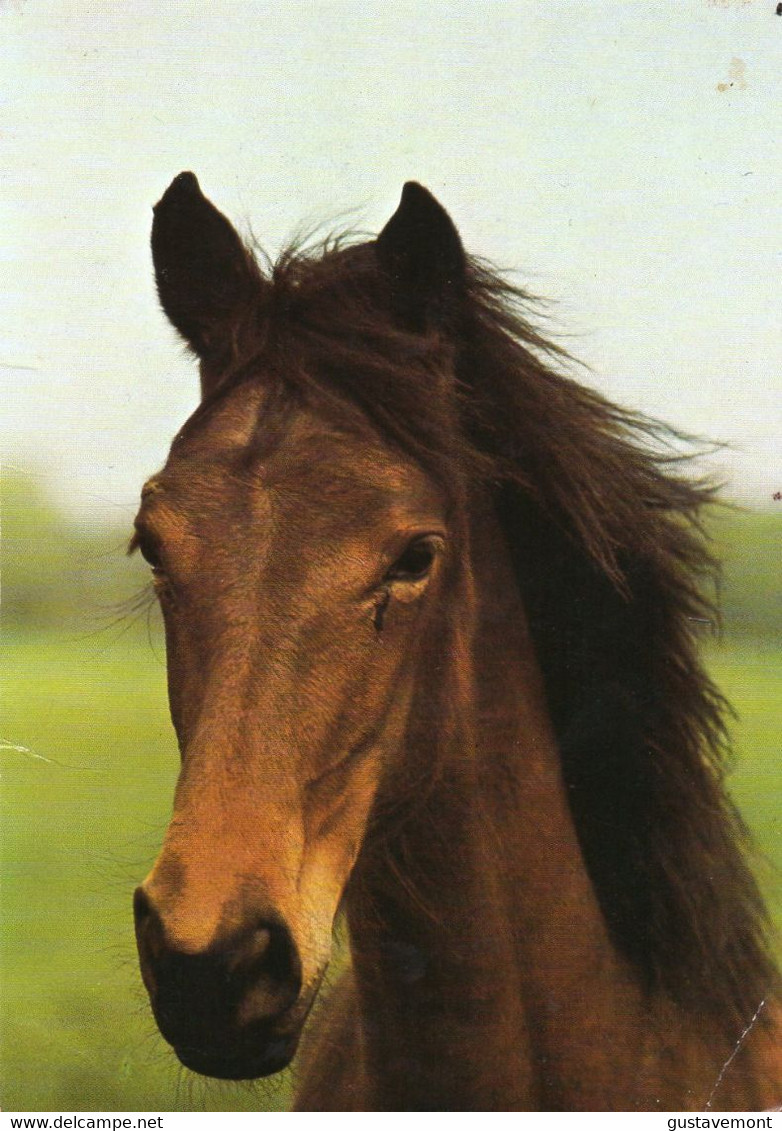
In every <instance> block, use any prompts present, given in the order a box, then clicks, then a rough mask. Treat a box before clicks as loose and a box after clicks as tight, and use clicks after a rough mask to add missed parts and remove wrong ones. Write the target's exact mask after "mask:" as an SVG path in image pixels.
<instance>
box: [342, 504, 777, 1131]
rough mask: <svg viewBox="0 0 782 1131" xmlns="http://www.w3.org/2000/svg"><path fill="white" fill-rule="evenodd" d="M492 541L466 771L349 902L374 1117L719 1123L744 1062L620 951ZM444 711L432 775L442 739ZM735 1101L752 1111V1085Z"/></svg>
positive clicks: (486, 540)
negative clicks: (541, 1113)
mask: <svg viewBox="0 0 782 1131" xmlns="http://www.w3.org/2000/svg"><path fill="white" fill-rule="evenodd" d="M477 526H478V529H475V530H474V531H473V535H474V538H473V544H474V545H475V546H476V547H485V548H486V550H485V553H483V554H481V555H477V554H474V556H473V575H474V576H473V582H474V585H473V589H474V592H476V593H477V594H479V596H478V598H476V600H475V616H474V626H473V630H472V632H471V634H470V635H471V646H470V656H469V662H468V659H467V657H462V660H463V661H464V663H463V666H465V667H471V669H472V673H473V674H472V677H471V679H470V682H471V683H472V688H473V705H474V712H473V725H472V726H471V727H466V728H465V733H464V746H463V750H462V757H461V758H459V757H456V758H453V757H452V758H451V760H450V761H449V760H446V761H445V763H444V764H443V765H442V767H441V768H440V770H439V772H438V773H437V774H436V775H435V777H434V782H433V784H431V785H430V788H429V791H428V792H427V793H425V794H424V795H423V796H420V797H415V796H414V797H413V798H412V799H406V801H407V803H408V804H409V812H408V814H407V817H406V820H405V823H404V826H403V828H402V831H401V832H399V833H398V834H397V835H395V836H390V837H389V838H388V839H387V841H386V842H385V843H384V844H383V845H381V846H380V848H377V846H376V851H374V852H373V851H369V852H368V853H367V854H366V856H365V857H364V858H363V859H362V861H361V863H360V865H359V868H358V870H357V876H356V880H355V883H354V884H353V886H352V890H351V892H350V895H349V899H348V916H349V921H350V927H351V946H352V950H353V958H354V972H355V981H356V994H357V1008H358V1014H359V1016H358V1024H359V1036H358V1039H359V1042H360V1048H361V1055H362V1059H363V1066H364V1073H363V1075H364V1079H365V1080H366V1082H367V1090H368V1092H367V1095H366V1097H365V1106H366V1107H367V1108H374V1109H386V1110H476V1109H477V1110H492V1109H501V1110H512V1109H516V1108H542V1109H544V1110H552V1109H556V1108H561V1109H565V1110H578V1109H582V1110H605V1109H606V1108H607V1107H611V1108H615V1109H618V1110H630V1109H634V1108H639V1109H641V1110H649V1109H652V1108H654V1107H655V1106H661V1107H662V1109H665V1110H677V1109H682V1108H685V1107H686V1108H690V1107H695V1108H696V1109H697V1108H701V1107H703V1106H705V1104H706V1102H707V1101H708V1099H709V1096H710V1094H711V1092H712V1090H713V1087H714V1083H715V1081H716V1080H717V1079H718V1073H719V1072H720V1069H721V1066H722V1064H723V1061H724V1059H725V1056H729V1055H730V1053H731V1049H727V1050H725V1049H724V1048H723V1047H722V1046H721V1045H720V1046H719V1047H714V1048H710V1047H708V1045H709V1044H710V1043H711V1042H710V1041H708V1040H707V1043H706V1045H704V1043H703V1041H702V1040H701V1039H700V1038H699V1037H698V1036H697V1035H696V1030H697V1028H698V1025H697V1021H696V1020H693V1019H688V1018H686V1017H683V1016H681V1015H680V1014H678V1012H677V1011H676V1010H674V1009H669V1008H667V1007H665V1006H664V1004H662V1003H657V1004H656V1005H650V1003H649V1002H647V1001H644V999H643V995H642V994H641V992H640V990H639V988H638V986H637V983H636V980H635V978H634V977H633V975H632V973H631V971H630V970H629V969H628V967H627V965H626V964H625V962H624V961H623V960H622V958H621V957H620V956H619V955H618V954H617V952H616V950H615V948H614V947H613V945H612V943H611V941H610V938H609V934H608V930H607V927H606V923H605V920H604V918H603V915H602V913H601V911H600V908H599V905H598V902H597V899H596V896H595V892H594V890H593V887H592V884H591V881H590V879H589V876H588V873H587V870H586V867H585V864H584V861H583V858H582V854H581V850H580V846H579V842H578V838H577V835H576V832H575V828H574V825H573V820H572V816H571V813H570V809H569V805H568V801H567V793H566V788H565V785H564V782H563V778H562V772H561V766H560V758H559V753H558V749H557V745H556V741H555V738H554V735H553V732H552V728H551V724H550V720H549V718H548V713H547V709H546V702H545V691H544V688H543V685H542V680H541V676H540V672H539V670H538V666H537V662H536V660H535V656H534V651H533V648H532V643H531V640H530V638H529V633H528V629H527V625H526V618H525V616H524V611H523V608H522V606H521V601H520V597H519V594H518V590H517V587H516V583H515V580H514V578H513V575H512V570H511V567H510V563H509V561H508V560H507V556H506V555H505V552H504V548H503V547H502V543H501V540H500V539H499V536H498V532H497V531H496V529H494V525H493V520H492V519H491V518H486V519H482V520H480V521H479V522H478V523H477ZM481 527H482V529H481ZM435 669H436V665H434V664H432V665H430V670H432V671H435ZM461 674H462V679H464V672H462V673H461ZM435 678H438V677H437V675H435ZM425 704H426V696H425V695H424V696H423V697H422V699H421V704H420V711H419V714H420V716H421V717H420V718H419V726H418V727H417V728H416V729H414V731H413V734H414V736H415V737H414V739H413V749H412V750H411V751H410V755H411V759H412V762H413V763H416V764H418V765H422V764H428V762H429V760H431V759H432V758H433V750H432V748H433V746H434V745H435V743H436V742H437V740H438V726H437V724H436V721H435V720H431V719H426V718H425V714H426V707H425ZM769 1079H771V1077H769ZM723 1093H724V1094H723ZM720 1094H721V1097H722V1102H723V1103H726V1104H727V1105H728V1106H738V1107H744V1106H746V1103H747V1102H748V1100H747V1096H745V1095H744V1091H743V1089H742V1087H741V1085H739V1088H738V1091H736V1093H735V1095H734V1093H733V1090H732V1088H731V1091H730V1095H728V1094H727V1093H725V1091H724V1087H721V1088H720ZM747 1095H749V1093H747ZM752 1095H753V1096H754V1092H753V1093H752ZM718 1102H719V1097H718Z"/></svg>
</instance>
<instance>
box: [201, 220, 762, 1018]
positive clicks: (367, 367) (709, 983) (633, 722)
mask: <svg viewBox="0 0 782 1131" xmlns="http://www.w3.org/2000/svg"><path fill="white" fill-rule="evenodd" d="M269 274H270V279H271V282H272V284H273V285H272V286H271V287H268V288H266V290H265V292H264V297H263V299H262V300H261V302H262V309H258V310H256V311H254V312H253V313H252V317H251V318H250V320H249V321H246V322H245V323H243V324H242V325H241V326H237V327H236V332H235V335H234V339H235V341H237V342H239V343H241V348H239V349H238V351H237V358H236V363H235V364H234V366H233V367H232V368H231V369H229V371H228V374H227V376H226V377H225V379H224V380H223V382H222V384H221V385H220V386H219V387H218V389H217V390H216V391H215V392H214V393H213V394H212V396H211V398H209V399H207V401H205V402H204V404H203V405H202V408H201V409H200V410H199V413H198V414H197V415H200V414H201V413H202V412H208V411H209V408H210V406H211V404H212V403H213V402H214V400H215V399H219V398H220V397H221V396H222V395H223V393H224V392H225V390H226V389H227V388H231V387H233V386H235V385H236V384H237V383H240V382H242V381H247V380H252V379H253V375H254V374H257V372H258V364H259V362H260V361H262V362H263V367H264V371H265V373H266V374H269V373H271V374H272V375H274V374H277V375H278V377H279V382H280V386H281V387H282V386H283V385H284V386H285V387H286V389H287V394H286V395H287V397H293V398H296V397H298V396H305V397H306V396H309V395H317V396H320V397H327V398H332V399H333V398H337V399H338V400H339V401H340V402H341V404H342V405H343V406H347V407H348V411H360V412H362V413H364V414H365V415H366V416H367V417H369V419H370V420H371V421H372V422H373V423H374V424H375V426H376V427H377V429H378V430H379V431H380V433H381V434H382V435H383V436H384V437H386V438H387V439H388V440H389V441H390V442H391V443H394V444H397V445H398V446H399V447H400V448H402V449H403V450H404V451H405V452H407V453H409V454H411V455H412V456H413V457H414V458H416V459H417V460H418V461H419V462H420V463H421V464H422V465H423V466H424V467H425V468H426V469H427V470H428V471H429V472H430V473H431V474H432V475H433V476H434V477H436V479H437V480H438V481H440V482H441V483H443V484H444V485H446V487H448V486H449V485H452V484H453V483H454V482H456V481H461V482H464V480H465V478H466V479H469V478H471V477H472V478H476V477H480V478H481V479H482V481H483V482H485V483H486V484H488V485H489V487H490V490H491V492H492V495H493V497H494V499H495V502H496V507H497V514H498V517H499V520H500V524H501V527H502V530H503V532H504V536H505V538H506V540H507V544H508V547H509V549H510V553H511V556H512V559H513V563H514V569H515V573H516V577H517V580H518V584H519V588H520V591H521V594H522V598H523V602H524V606H525V609H526V612H527V615H528V617H529V621H530V627H531V631H532V635H533V639H534V643H535V647H536V650H537V655H538V659H539V662H540V665H541V668H542V672H543V677H544V681H545V686H546V689H547V695H548V701H549V709H550V713H551V717H552V720H553V724H554V727H555V731H556V735H557V738H558V743H559V748H560V751H561V758H562V765H563V770H564V777H565V782H566V786H567V790H568V796H569V800H570V805H571V809H572V813H573V817H574V821H575V825H576V829H577V832H578V836H579V839H580V842H581V846H582V851H583V854H584V858H585V862H586V866H587V869H588V871H589V874H590V876H591V879H592V882H593V884H594V888H595V891H596V894H597V897H598V900H599V902H600V905H601V908H602V911H603V915H604V917H605V920H606V922H607V924H608V928H609V930H610V932H611V935H612V937H613V940H614V943H615V945H616V946H617V948H618V949H619V950H620V952H621V953H622V954H623V955H624V956H625V957H626V959H627V960H628V961H629V962H630V963H631V964H632V966H633V967H634V968H635V970H636V971H637V975H638V977H639V979H640V981H641V984H642V985H643V986H644V987H645V989H646V990H647V991H648V992H649V993H650V994H662V995H664V996H665V997H667V998H670V999H671V1000H673V1001H674V1002H676V1003H678V1004H679V1005H680V1006H681V1007H683V1008H685V1009H687V1010H689V1011H693V1012H697V1013H700V1014H703V1015H705V1016H707V1017H709V1018H710V1019H712V1021H713V1023H714V1024H716V1025H719V1026H720V1027H724V1028H725V1029H726V1031H728V1032H729V1033H731V1034H733V1035H734V1036H735V1031H736V1026H737V1025H738V1027H739V1029H741V1028H742V1027H743V1025H744V1024H746V1022H747V1020H748V1019H749V1018H751V1017H752V1016H753V1015H754V1014H755V1013H756V1011H757V1009H758V1005H759V1003H760V1002H761V1001H763V1000H765V999H767V998H768V996H769V994H770V993H772V992H773V991H774V989H775V988H776V987H777V986H778V974H777V973H776V971H775V967H774V963H773V961H772V959H771V957H770V954H769V948H768V943H767V931H768V924H767V918H766V913H765V910H764V906H763V902H762V899H761V897H760V895H759V892H758V888H757V885H756V883H755V880H754V878H753V876H752V873H751V871H750V869H749V867H748V865H747V863H746V852H747V847H748V844H747V836H746V831H745V828H744V825H743V823H742V821H741V818H740V817H739V815H738V813H737V811H736V809H735V808H734V806H733V804H732V803H731V801H730V800H729V798H728V795H727V793H726V790H725V787H724V772H725V765H726V754H727V749H728V742H727V736H726V729H725V724H724V719H725V715H726V712H727V705H726V703H725V702H724V700H723V698H722V696H721V695H720V693H719V692H718V690H717V689H716V688H715V686H714V685H713V684H712V682H711V681H710V679H709V678H708V676H707V674H706V672H705V670H704V668H703V666H702V663H701V661H700V659H699V656H698V636H699V635H700V634H701V631H702V625H703V622H712V623H716V622H717V612H716V610H715V608H714V606H713V604H712V603H711V601H710V600H709V599H708V597H707V596H706V595H705V592H704V590H705V587H706V586H707V584H708V582H709V579H710V577H711V576H712V575H713V573H714V570H715V563H714V561H713V559H712V557H711V554H710V552H709V546H708V539H707V537H706V534H705V532H704V529H703V526H702V516H703V512H704V508H706V507H708V506H709V505H710V504H712V503H713V502H714V500H715V489H714V488H713V487H712V486H711V485H709V484H708V483H705V482H701V481H691V480H690V479H689V478H688V477H687V475H686V474H684V473H683V469H682V461H683V460H684V459H685V458H686V457H685V456H683V455H682V441H683V440H684V438H683V437H682V436H680V435H679V434H678V433H676V432H675V431H673V430H672V429H670V428H668V427H666V426H665V425H662V424H660V423H658V422H655V421H652V420H650V419H648V418H647V417H644V416H641V415H638V414H635V413H632V412H628V411H625V410H624V409H621V408H619V407H617V406H616V405H614V404H612V403H610V402H609V401H608V400H606V399H604V398H603V397H602V396H600V395H599V394H598V393H596V392H594V391H591V390H589V389H587V388H584V387H583V386H581V385H580V384H578V383H577V382H576V381H574V380H573V379H572V378H571V377H569V376H568V375H567V373H566V372H564V371H563V369H564V366H563V364H562V362H563V359H564V358H565V356H566V355H565V354H564V351H562V350H560V349H559V348H558V347H557V346H555V345H553V344H552V343H550V342H548V341H546V339H545V338H544V337H543V336H542V335H541V334H540V333H539V332H538V331H537V330H536V329H535V328H534V326H533V324H532V322H531V320H530V318H529V314H528V311H529V310H530V305H531V304H530V300H529V299H528V297H527V296H526V295H525V293H524V292H523V291H522V290H520V289H518V288H516V287H514V286H512V285H511V284H509V283H508V282H507V281H505V280H504V279H503V278H502V277H501V276H500V275H499V274H498V273H497V272H496V271H494V270H493V269H492V268H491V267H489V266H488V265H487V264H485V263H484V262H483V261H479V260H475V259H471V260H469V261H468V267H467V281H466V287H465V290H464V293H463V295H462V296H461V298H460V299H459V302H458V309H457V310H455V311H452V312H451V314H450V317H449V319H448V322H449V325H448V331H447V332H444V331H439V332H435V331H432V332H429V333H421V332H411V331H407V330H405V329H404V328H400V326H399V325H398V324H397V320H395V319H394V318H392V316H391V303H390V299H389V293H388V284H387V281H386V280H385V279H384V277H383V275H382V272H381V271H380V269H379V268H378V266H377V264H376V261H375V256H374V253H373V250H372V246H371V245H370V244H362V245H350V244H347V245H343V243H342V242H341V241H339V240H337V241H332V242H330V243H328V244H327V245H324V246H321V247H320V248H319V249H316V250H310V251H306V250H302V249H301V248H291V249H289V250H288V251H286V252H285V253H284V254H283V255H282V257H281V258H280V259H279V261H278V262H277V263H276V264H275V265H274V266H273V267H271V268H270V270H269ZM450 375H455V394H456V395H455V396H453V395H452V396H446V395H444V393H443V389H444V387H445V382H446V381H448V380H449V376H450ZM267 379H268V378H267ZM451 384H452V385H453V380H452V378H451Z"/></svg>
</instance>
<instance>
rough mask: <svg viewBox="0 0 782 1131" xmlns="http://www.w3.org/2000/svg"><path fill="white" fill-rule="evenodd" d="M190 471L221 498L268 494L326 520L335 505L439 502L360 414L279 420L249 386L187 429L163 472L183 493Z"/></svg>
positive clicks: (426, 481)
mask: <svg viewBox="0 0 782 1131" xmlns="http://www.w3.org/2000/svg"><path fill="white" fill-rule="evenodd" d="M196 469H197V476H196V477H195V478H194V479H193V482H194V483H198V484H204V483H205V482H207V481H210V480H211V481H212V487H213V489H214V491H215V493H216V494H217V495H219V496H221V497H223V498H224V499H227V498H228V497H230V496H236V497H237V498H239V497H244V498H245V499H246V498H247V496H248V495H252V496H254V497H255V498H256V499H257V500H258V502H259V503H260V502H261V500H262V497H263V496H267V497H268V496H269V495H270V494H273V495H274V497H275V499H277V500H282V501H283V502H284V501H285V500H288V502H289V504H290V506H291V507H293V508H295V509H305V510H308V509H310V508H309V507H307V506H306V503H307V501H308V500H309V502H310V503H312V504H315V509H316V510H317V511H318V512H319V513H320V514H321V515H324V516H325V515H328V513H329V512H330V510H336V509H339V505H341V506H342V507H345V506H348V505H351V509H365V510H367V509H369V508H374V507H377V508H382V507H383V505H384V504H387V505H388V506H392V507H393V506H394V505H395V504H396V503H398V502H400V501H402V502H404V500H407V501H408V502H409V503H410V505H412V506H420V507H421V508H422V509H427V508H428V509H430V510H431V509H433V508H436V507H438V506H439V505H440V503H441V499H440V492H439V490H438V489H437V488H436V487H435V485H434V483H433V481H432V480H431V479H430V477H429V476H427V475H426V474H425V473H424V471H423V470H422V469H421V468H420V467H419V466H418V465H417V464H416V463H415V462H414V461H412V460H411V459H409V458H407V457H405V456H404V455H402V454H401V453H400V452H399V451H398V450H397V449H395V448H393V447H392V446H391V445H389V444H386V443H385V442H384V441H383V440H382V439H381V437H380V436H379V435H378V433H377V432H376V431H375V429H374V428H373V427H372V426H371V425H370V424H369V422H368V421H367V420H366V419H365V418H363V416H362V415H361V414H359V413H349V414H347V415H346V416H345V417H344V418H342V417H341V416H340V413H339V411H338V409H334V408H332V409H331V410H329V409H324V408H323V407H322V406H321V407H319V408H312V407H300V408H296V409H293V410H291V411H289V412H286V413H282V414H280V412H279V410H278V408H275V403H274V398H273V397H271V396H269V393H268V391H266V390H264V389H263V388H257V387H256V388H253V387H252V386H249V387H248V386H246V387H244V388H239V389H236V390H234V391H232V392H231V393H229V394H228V395H227V396H226V397H225V398H224V400H223V401H221V402H220V403H219V404H218V405H216V406H215V407H214V408H213V409H212V411H210V413H209V414H208V416H207V417H206V418H205V419H204V420H202V421H200V422H199V423H198V427H197V428H195V429H192V430H189V429H188V426H187V425H186V426H185V429H183V433H182V442H181V443H175V445H174V447H173V449H172V454H171V457H170V459H169V464H168V467H167V472H168V474H169V475H171V476H172V477H173V478H176V479H177V480H179V481H180V483H181V484H182V485H183V487H184V488H185V490H187V485H188V482H189V481H190V479H191V476H192V472H193V471H194V470H196ZM164 474H165V473H164ZM302 504H304V505H303V508H302ZM262 509H263V508H262Z"/></svg>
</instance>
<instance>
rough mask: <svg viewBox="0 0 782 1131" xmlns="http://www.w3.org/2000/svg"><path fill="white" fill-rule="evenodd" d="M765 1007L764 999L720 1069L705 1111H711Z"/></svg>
mask: <svg viewBox="0 0 782 1131" xmlns="http://www.w3.org/2000/svg"><path fill="white" fill-rule="evenodd" d="M765 1005H766V999H765V998H763V1000H762V1001H761V1003H760V1005H759V1006H758V1007H757V1009H756V1010H755V1012H754V1014H753V1016H752V1019H751V1021H750V1023H749V1024H748V1025H747V1027H746V1028H745V1030H744V1032H743V1033H742V1034H741V1036H740V1037H739V1039H738V1040H737V1041H736V1047H735V1048H734V1050H733V1052H732V1053H731V1054H730V1056H729V1057H728V1059H727V1060H726V1061H725V1063H724V1064H723V1066H722V1068H721V1069H720V1074H719V1076H718V1077H717V1080H716V1082H715V1084H714V1087H713V1088H712V1090H711V1095H710V1096H709V1098H708V1100H707V1101H706V1107H705V1108H704V1109H703V1110H704V1111H711V1105H712V1102H713V1100H714V1097H715V1096H716V1094H717V1092H718V1090H719V1086H720V1084H721V1083H722V1081H723V1080H724V1079H725V1073H726V1072H727V1071H728V1069H729V1068H730V1066H731V1064H732V1063H733V1061H734V1060H735V1059H736V1057H737V1056H738V1054H739V1053H740V1052H741V1049H742V1046H743V1044H744V1042H745V1041H746V1039H747V1037H748V1036H749V1034H750V1033H751V1032H752V1030H753V1028H754V1027H755V1022H756V1021H757V1019H758V1017H760V1015H761V1013H762V1012H763V1009H764V1008H765Z"/></svg>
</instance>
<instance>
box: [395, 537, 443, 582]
mask: <svg viewBox="0 0 782 1131" xmlns="http://www.w3.org/2000/svg"><path fill="white" fill-rule="evenodd" d="M437 547H438V543H437V541H436V540H435V539H434V538H431V537H430V538H416V539H415V541H414V542H411V543H410V545H409V546H408V547H407V549H406V550H405V552H404V553H403V554H402V555H401V557H399V558H397V560H396V561H395V562H394V564H393V565H392V566H391V569H390V570H389V571H388V573H387V574H386V577H387V579H388V580H389V581H420V580H421V579H422V578H424V577H426V575H427V574H428V573H429V570H430V569H431V568H432V565H433V564H434V559H435V557H436V555H437Z"/></svg>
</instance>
